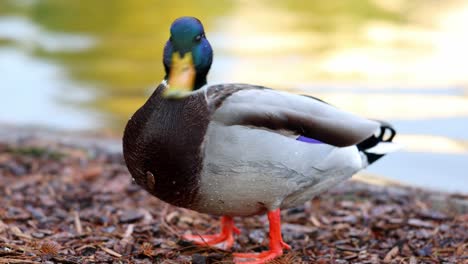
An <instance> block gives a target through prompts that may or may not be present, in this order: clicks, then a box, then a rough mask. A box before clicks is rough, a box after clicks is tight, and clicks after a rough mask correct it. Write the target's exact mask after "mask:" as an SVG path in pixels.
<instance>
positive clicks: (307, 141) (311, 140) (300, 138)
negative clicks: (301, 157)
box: [296, 136, 322, 144]
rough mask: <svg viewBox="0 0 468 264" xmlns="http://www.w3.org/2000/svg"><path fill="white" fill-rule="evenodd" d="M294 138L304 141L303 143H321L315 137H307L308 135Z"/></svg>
mask: <svg viewBox="0 0 468 264" xmlns="http://www.w3.org/2000/svg"><path fill="white" fill-rule="evenodd" d="M296 140H299V141H301V142H305V143H310V144H320V143H322V142H321V141H318V140H316V139H313V138H308V137H304V136H299V137H298V138H296Z"/></svg>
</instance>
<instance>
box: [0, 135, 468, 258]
mask: <svg viewBox="0 0 468 264" xmlns="http://www.w3.org/2000/svg"><path fill="white" fill-rule="evenodd" d="M467 201H468V197H467V196H463V195H455V194H452V195H449V194H440V193H433V192H427V191H422V190H417V189H410V188H406V187H377V186H370V185H366V184H363V183H357V182H351V181H348V182H346V183H344V184H341V185H340V186H338V187H337V188H334V189H333V190H331V191H329V192H327V193H325V194H323V195H321V196H320V197H319V198H317V199H314V200H312V201H310V202H308V203H306V204H305V205H304V206H302V207H299V208H294V209H290V210H284V211H283V215H282V220H283V225H282V229H283V237H284V240H285V241H286V242H287V243H289V244H290V245H291V246H292V248H293V250H292V251H290V252H287V253H286V254H285V255H284V256H283V257H282V258H280V259H278V260H275V261H273V262H272V263H411V264H415V263H468V253H467V252H468V249H467V245H468V214H467V213H466V209H467V206H466V205H467ZM236 221H237V226H238V227H240V228H241V231H242V233H241V235H239V236H237V237H236V242H237V243H236V245H235V247H234V248H233V251H243V252H245V251H261V250H264V249H265V248H266V246H267V245H268V239H267V234H266V231H267V229H266V226H267V221H266V217H265V216H256V217H245V218H236ZM217 227H218V219H217V217H211V216H207V215H202V214H197V213H195V212H192V211H189V210H184V209H180V208H175V207H172V206H168V205H166V204H165V203H163V202H160V201H158V200H157V199H156V198H154V197H152V196H150V195H148V194H147V193H146V192H145V191H143V190H142V189H141V188H139V187H138V186H137V185H135V184H133V183H132V180H131V178H130V176H129V174H128V172H127V170H126V167H125V165H124V163H123V160H122V157H121V155H120V154H115V153H114V154H110V153H108V152H106V151H103V150H99V149H98V148H92V147H86V148H83V147H76V146H74V147H72V146H70V145H63V144H59V143H55V144H54V143H50V142H48V143H46V144H45V143H41V142H40V140H37V139H30V140H22V141H18V142H15V143H0V263H197V264H201V263H231V260H232V256H231V254H230V252H227V251H222V250H217V249H209V248H201V247H195V246H193V245H191V244H190V243H187V242H184V241H181V240H180V239H179V236H180V235H181V234H184V233H185V232H188V231H191V232H193V233H200V234H203V233H213V232H215V231H216V230H217Z"/></svg>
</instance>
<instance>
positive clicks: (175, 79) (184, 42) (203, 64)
mask: <svg viewBox="0 0 468 264" xmlns="http://www.w3.org/2000/svg"><path fill="white" fill-rule="evenodd" d="M170 32H171V36H170V38H169V40H168V41H167V42H166V46H165V47H164V55H163V63H164V69H165V71H166V76H165V79H166V80H167V81H168V83H169V89H166V90H167V91H166V92H165V95H166V96H168V97H184V95H187V94H188V93H189V92H190V91H192V90H196V89H199V88H201V87H202V86H203V85H205V84H206V76H207V74H208V71H209V70H210V67H211V63H212V61H213V50H212V49H211V45H210V43H209V42H208V40H207V39H206V37H205V30H204V28H203V25H202V23H201V22H200V20H198V19H196V18H194V17H181V18H178V19H176V20H175V21H174V22H173V23H172V25H171V29H170Z"/></svg>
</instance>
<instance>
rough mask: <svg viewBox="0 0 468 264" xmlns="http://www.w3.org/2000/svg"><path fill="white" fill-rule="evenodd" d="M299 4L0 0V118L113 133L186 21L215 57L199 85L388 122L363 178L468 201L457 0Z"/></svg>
mask: <svg viewBox="0 0 468 264" xmlns="http://www.w3.org/2000/svg"><path fill="white" fill-rule="evenodd" d="M302 2H305V1H274V2H272V1H218V2H216V5H213V3H214V2H212V1H196V2H195V1H194V2H192V3H188V2H186V1H183V2H182V1H133V0H113V1H90V0H87V1H63V0H41V1H39V0H17V1H13V0H2V1H0V74H1V79H0V80H1V81H0V91H1V95H2V98H3V100H2V104H0V123H3V124H5V123H9V124H14V125H29V126H30V125H37V126H43V127H51V128H58V129H63V130H73V131H80V130H95V131H96V130H97V131H108V132H109V131H110V132H111V133H113V134H115V135H119V134H120V133H121V130H122V127H123V126H124V124H125V122H126V120H127V119H128V117H129V116H130V115H131V114H132V113H133V112H134V111H135V110H136V108H137V107H139V106H140V105H141V104H142V103H143V102H144V100H145V98H146V97H147V96H148V95H149V94H150V93H151V91H152V89H154V88H155V87H156V85H157V84H158V83H159V82H160V81H161V79H162V77H163V67H162V63H161V55H162V48H163V45H164V43H165V41H166V40H167V38H168V28H169V26H170V24H171V22H172V21H173V20H174V19H175V18H177V17H179V16H182V15H192V16H196V17H198V18H200V19H201V20H202V21H203V23H204V25H205V28H206V31H207V37H208V39H209V40H210V42H211V43H212V46H213V48H214V51H215V58H214V63H213V67H212V71H211V72H210V77H209V82H212V83H218V82H246V83H255V84H261V85H267V86H270V87H273V88H276V89H281V90H287V91H290V92H298V93H307V94H311V95H314V96H317V97H320V98H322V99H324V100H326V101H328V102H330V103H331V104H333V105H336V106H338V107H340V108H343V109H346V110H348V111H351V112H354V113H357V114H359V115H363V116H367V117H369V118H376V119H384V120H388V121H390V122H391V123H393V124H394V125H395V127H396V129H397V130H398V131H399V133H400V136H399V137H398V138H397V141H398V142H399V143H401V144H402V145H404V146H405V148H404V150H403V151H401V152H398V153H394V154H392V155H389V156H387V157H385V158H384V159H382V160H381V161H379V162H378V163H376V164H375V165H373V166H372V167H370V168H369V169H368V170H367V172H368V173H371V174H376V175H380V176H383V177H387V178H390V179H394V180H398V181H400V182H403V183H407V184H412V185H416V186H423V187H427V188H432V189H437V190H444V191H459V192H465V193H468V88H467V87H468V86H467V84H468V74H467V69H468V51H467V49H466V47H468V27H466V25H468V3H467V2H465V1H452V0H450V1H444V2H440V1H422V0H415V1H402V0H398V1H387V0H360V1H357V0H346V1H329V3H328V2H324V1H308V3H302ZM309 2H310V3H309ZM299 3H300V4H299Z"/></svg>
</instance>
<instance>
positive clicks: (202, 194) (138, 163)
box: [123, 17, 395, 263]
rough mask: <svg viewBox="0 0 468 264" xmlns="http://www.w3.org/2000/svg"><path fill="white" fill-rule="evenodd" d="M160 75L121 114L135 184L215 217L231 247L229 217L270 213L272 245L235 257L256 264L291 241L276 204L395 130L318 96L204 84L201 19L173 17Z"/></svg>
mask: <svg viewBox="0 0 468 264" xmlns="http://www.w3.org/2000/svg"><path fill="white" fill-rule="evenodd" d="M170 32H171V37H170V39H169V40H168V41H167V43H166V46H165V48H164V60H163V62H164V67H165V70H166V77H165V78H164V80H163V82H162V83H161V84H160V85H159V86H158V87H157V89H156V90H155V91H154V93H153V94H152V95H151V97H150V98H149V99H148V101H147V102H146V103H145V104H144V105H143V106H142V107H141V108H140V109H138V111H137V112H136V113H135V114H134V115H133V117H132V118H131V119H130V120H129V121H128V124H127V126H126V128H125V132H124V137H123V148H124V157H125V161H126V164H127V166H128V169H129V171H130V173H131V174H132V176H133V177H134V179H135V181H136V182H137V183H138V184H139V185H141V186H142V187H143V188H145V189H146V190H147V191H148V192H150V193H151V194H153V195H154V196H156V197H158V198H159V199H161V200H163V201H165V202H168V203H170V204H173V205H176V206H180V207H185V208H188V209H191V210H195V211H198V212H202V213H207V214H212V215H220V216H223V217H222V219H221V232H220V233H219V234H217V235H206V236H195V235H188V236H185V238H186V239H189V240H192V241H195V242H196V243H200V244H204V245H216V244H220V243H224V245H225V246H226V248H229V247H231V246H232V245H233V241H234V240H233V233H238V232H239V230H238V229H237V228H236V227H235V226H234V224H233V216H250V215H256V214H263V213H267V214H268V220H269V222H270V227H269V228H270V236H269V237H270V248H269V250H268V251H266V252H263V253H246V254H235V260H236V261H238V262H239V261H240V260H246V259H253V260H251V261H247V262H242V263H264V262H265V261H268V260H271V259H273V258H276V257H277V256H280V255H281V254H282V253H283V249H289V248H290V247H289V246H288V245H287V244H286V243H285V242H283V240H282V237H281V229H280V209H283V208H290V207H294V206H297V205H300V204H302V203H304V202H306V201H308V200H310V199H311V198H312V197H314V196H316V195H318V194H320V193H321V192H323V191H325V190H327V189H329V188H330V187H333V186H335V185H336V184H337V183H339V182H341V181H344V180H345V179H348V178H350V177H351V176H352V175H353V174H355V173H356V172H357V171H359V170H361V169H363V168H365V167H366V166H367V165H369V164H370V163H372V162H374V161H375V160H377V159H378V158H380V157H382V156H383V155H384V154H385V153H386V152H387V150H388V148H386V146H388V145H391V144H392V143H391V141H392V139H393V137H394V135H395V130H394V129H393V128H391V127H390V126H389V125H388V124H386V123H382V122H377V121H373V120H368V119H365V118H361V117H358V116H355V115H353V114H350V113H347V112H344V111H341V110H339V109H337V108H335V107H333V106H331V105H329V104H327V103H325V102H323V101H321V100H319V99H316V98H312V97H308V96H301V95H295V94H290V93H286V92H281V91H275V90H272V89H269V88H266V87H262V86H256V85H248V84H220V85H206V75H207V73H208V71H209V69H210V66H211V62H212V57H213V52H212V49H211V46H210V44H209V42H208V40H207V39H206V37H205V33H204V29H203V26H202V24H201V22H200V21H199V20H198V19H196V18H192V17H182V18H179V19H177V20H175V21H174V23H173V24H172V26H171V29H170Z"/></svg>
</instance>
